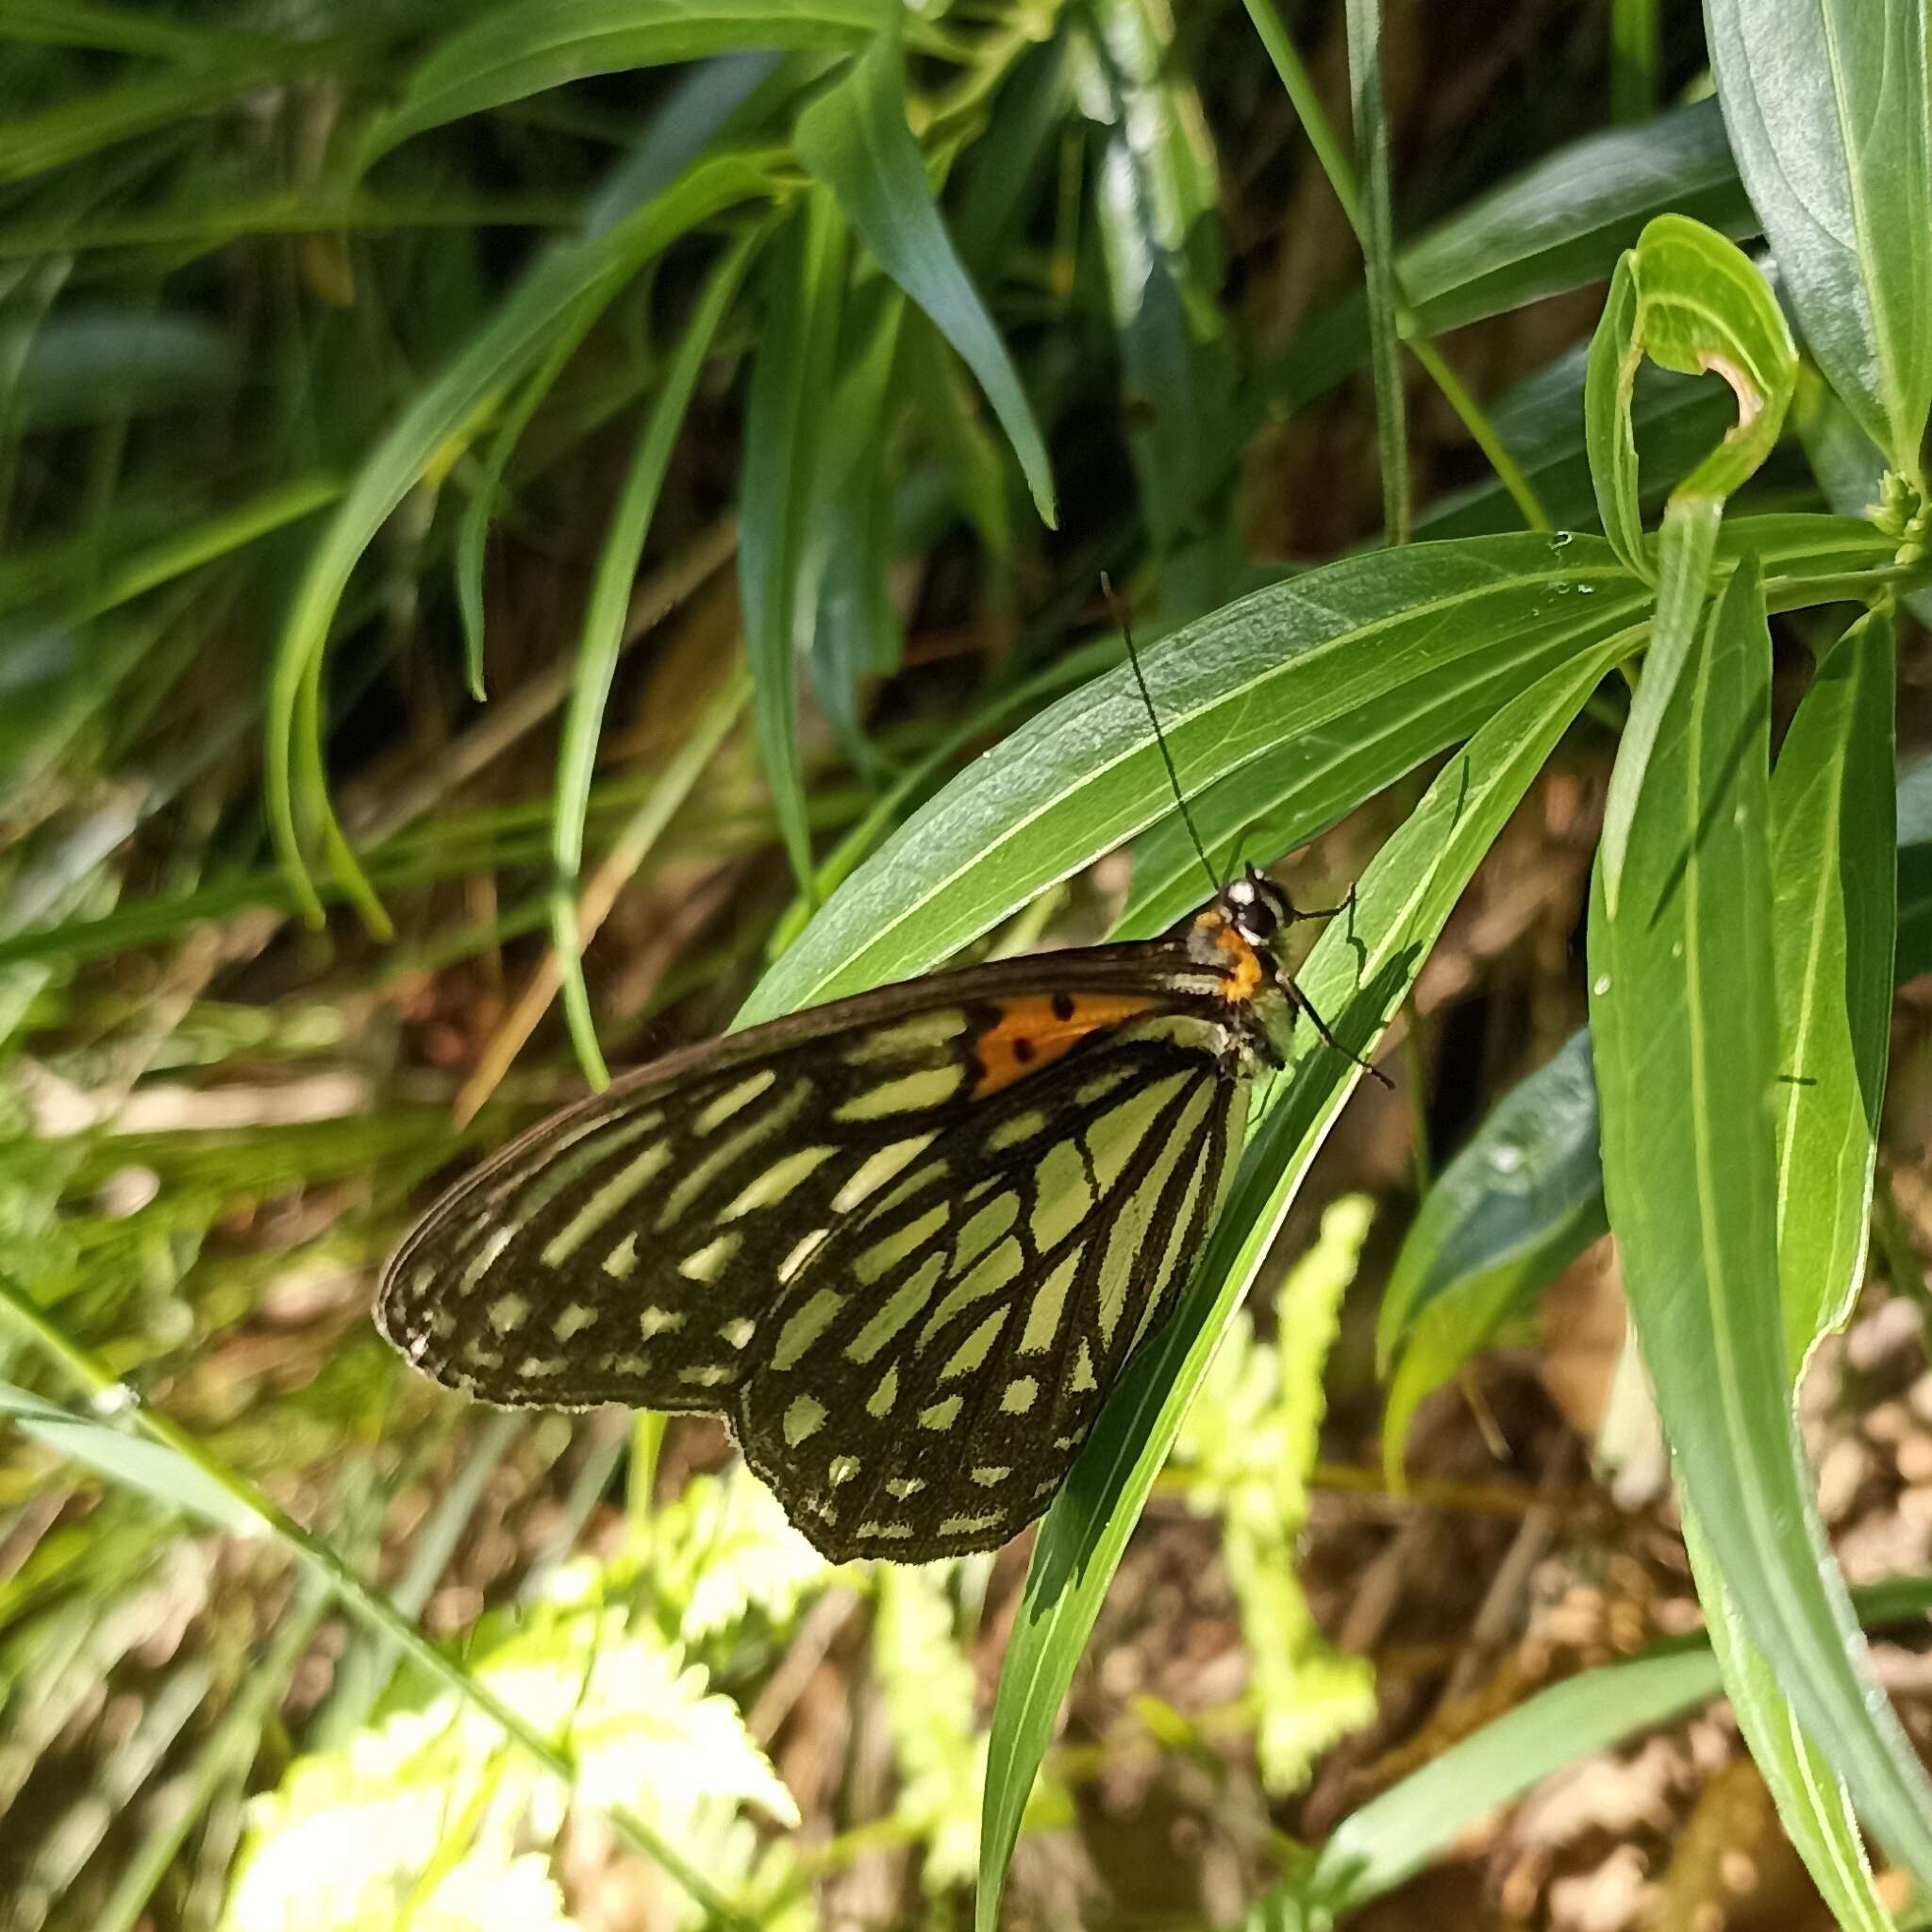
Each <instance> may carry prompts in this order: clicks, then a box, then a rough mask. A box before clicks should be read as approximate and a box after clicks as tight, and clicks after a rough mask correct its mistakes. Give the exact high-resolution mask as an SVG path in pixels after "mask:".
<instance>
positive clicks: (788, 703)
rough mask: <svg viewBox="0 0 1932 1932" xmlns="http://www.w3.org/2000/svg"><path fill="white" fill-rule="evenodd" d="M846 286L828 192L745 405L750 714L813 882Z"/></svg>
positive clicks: (781, 295)
mask: <svg viewBox="0 0 1932 1932" xmlns="http://www.w3.org/2000/svg"><path fill="white" fill-rule="evenodd" d="M844 290H845V223H844V220H843V218H842V216H841V213H840V210H839V205H838V203H837V202H836V201H835V200H834V199H833V198H832V196H831V195H829V194H828V193H826V192H824V190H823V189H820V190H816V191H813V192H809V193H808V194H806V195H805V196H803V197H802V198H801V201H800V203H799V206H798V208H796V209H795V210H794V212H793V213H792V216H791V221H790V222H789V223H788V224H787V225H786V228H785V232H784V234H783V235H782V236H781V237H780V239H779V242H778V247H777V251H776V253H775V255H774V258H773V262H772V273H771V279H770V284H769V287H768V289H767V291H766V297H765V318H764V325H763V327H762V328H761V330H760V331H759V335H758V355H757V358H756V359H755V360H754V362H753V364H752V373H751V395H750V398H749V400H748V401H747V403H746V405H745V418H744V463H743V468H742V473H741V482H740V484H739V500H738V520H739V544H738V592H739V600H740V602H741V605H742V606H743V609H744V638H745V646H746V649H747V651H748V653H749V656H750V660H751V675H752V722H753V724H754V726H755V727H756V731H757V736H758V755H759V758H760V759H761V761H762V763H763V765H764V770H765V780H766V783H767V784H769V785H770V786H771V788H772V803H773V805H774V808H776V811H777V815H778V829H779V831H780V832H781V833H782V835H783V837H784V840H785V849H786V851H787V852H788V853H789V854H790V856H791V869H792V872H793V873H794V874H796V876H797V878H798V882H799V884H800V885H801V886H802V887H804V888H806V889H807V890H808V891H809V890H810V883H811V876H812V873H811V837H810V832H809V829H808V825H807V824H806V813H805V781H804V778H803V776H802V774H801V772H800V769H799V762H798V738H797V725H796V697H795V690H796V682H797V677H798V665H799V655H800V645H801V643H802V642H803V641H805V635H806V633H807V630H808V625H809V624H810V622H811V619H812V616H813V614H814V612H815V610H816V608H817V604H818V586H817V583H816V581H815V579H814V575H813V566H814V563H815V562H819V563H822V562H823V559H814V558H812V556H811V555H810V546H809V544H808V532H809V529H810V527H811V525H812V522H813V519H814V516H815V513H816V498H817V492H818V491H820V489H821V488H822V484H823V475H822V472H823V467H824V446H825V440H826V438H827V436H828V435H829V434H830V432H831V427H832V413H831V403H832V365H833V358H834V356H835V355H836V353H837V350H838V345H839V313H840V308H841V303H842V301H843V298H844Z"/></svg>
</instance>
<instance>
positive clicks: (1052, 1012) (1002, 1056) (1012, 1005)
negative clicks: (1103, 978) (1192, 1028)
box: [973, 992, 1154, 1099]
mask: <svg viewBox="0 0 1932 1932" xmlns="http://www.w3.org/2000/svg"><path fill="white" fill-rule="evenodd" d="M1153 1005H1154V1002H1153V1001H1152V1000H1151V999H1149V998H1147V997H1146V996H1145V995H1144V994H1141V993H1117V992H1089V993H1072V992H1056V993H1043V994H1029V995H1028V996H1027V997H1026V998H1025V999H1018V1000H1002V1001H1001V1002H1000V1003H999V1006H998V1008H997V1009H996V1010H997V1013H998V1018H996V1019H995V1020H994V1021H993V1023H992V1024H991V1026H989V1027H988V1028H987V1029H986V1031H985V1032H984V1033H982V1034H981V1035H980V1036H979V1038H978V1039H977V1040H975V1041H974V1042H973V1051H974V1056H975V1057H976V1058H977V1059H978V1062H979V1077H978V1078H977V1079H976V1080H975V1081H974V1083H973V1093H974V1098H975V1099H979V1098H983V1097H984V1096H985V1095H986V1094H989V1093H997V1092H998V1091H1000V1089H1001V1088H1003V1087H1010V1086H1011V1085H1012V1084H1013V1082H1014V1081H1015V1080H1017V1079H1019V1078H1021V1076H1022V1075H1023V1074H1031V1073H1035V1072H1037V1071H1038V1070H1039V1069H1040V1068H1041V1067H1050V1066H1051V1065H1052V1064H1053V1063H1054V1061H1055V1060H1057V1059H1058V1058H1060V1057H1061V1056H1062V1055H1063V1054H1065V1053H1067V1052H1068V1051H1069V1050H1071V1049H1072V1048H1074V1047H1075V1046H1077V1045H1078V1044H1079V1043H1080V1041H1083V1040H1085V1039H1086V1038H1087V1036H1088V1035H1089V1034H1090V1033H1098V1032H1102V1031H1104V1030H1105V1029H1106V1028H1108V1027H1109V1026H1118V1025H1119V1024H1120V1023H1121V1022H1122V1021H1123V1020H1131V1019H1133V1018H1134V1016H1135V1015H1136V1014H1138V1013H1144V1012H1146V1011H1148V1010H1149V1008H1152V1007H1153Z"/></svg>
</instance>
